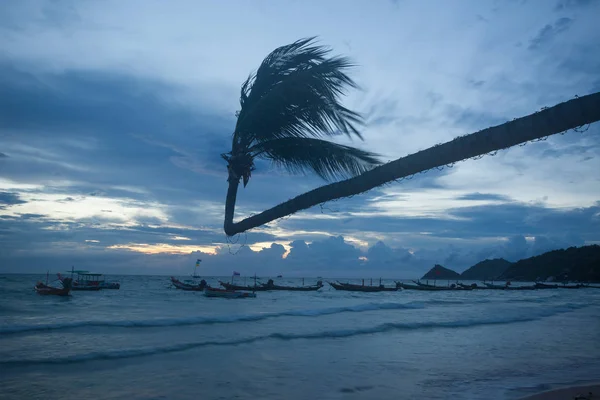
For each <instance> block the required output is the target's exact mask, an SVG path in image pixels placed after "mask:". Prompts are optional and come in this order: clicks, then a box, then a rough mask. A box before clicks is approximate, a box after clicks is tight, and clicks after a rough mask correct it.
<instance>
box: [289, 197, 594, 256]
mask: <svg viewBox="0 0 600 400" xmlns="http://www.w3.org/2000/svg"><path fill="white" fill-rule="evenodd" d="M340 208H341V210H340V212H338V213H335V212H332V213H331V215H332V216H336V217H337V218H336V219H311V218H310V216H309V215H308V216H307V218H306V219H290V220H286V221H283V222H282V226H283V227H285V228H286V229H289V230H292V231H293V230H310V229H312V230H316V231H327V232H332V233H336V234H341V235H345V236H351V235H354V234H357V233H361V232H369V231H376V232H378V233H380V234H385V235H386V236H388V237H394V236H395V235H401V236H400V237H401V238H402V241H403V242H404V243H406V244H407V245H410V246H416V247H424V248H428V249H434V248H437V247H438V246H439V245H440V244H443V243H447V242H448V241H456V240H461V241H469V243H472V242H474V241H477V240H480V239H484V238H498V237H511V236H515V235H527V236H542V235H543V236H557V237H558V236H562V235H564V234H566V233H570V232H576V233H578V235H580V236H581V237H582V238H583V239H584V240H586V241H598V240H600V218H599V217H598V215H600V202H599V203H598V204H596V205H595V206H592V207H586V208H577V209H571V210H563V209H551V208H545V207H543V206H542V205H535V204H522V203H516V202H511V203H504V204H495V205H481V206H473V207H461V208H451V209H448V210H446V211H445V212H444V214H442V215H440V216H439V217H437V218H436V217H433V216H431V217H411V216H401V215H397V216H393V217H390V216H381V215H377V214H376V213H374V212H373V211H372V212H373V214H371V215H368V216H354V215H352V213H350V212H345V211H344V209H343V203H341V202H340ZM362 211H363V212H368V211H369V210H368V209H367V208H365V207H364V206H363V208H362ZM326 212H327V211H326ZM419 232H427V234H425V235H424V234H420V233H419ZM465 244H466V243H465Z"/></svg>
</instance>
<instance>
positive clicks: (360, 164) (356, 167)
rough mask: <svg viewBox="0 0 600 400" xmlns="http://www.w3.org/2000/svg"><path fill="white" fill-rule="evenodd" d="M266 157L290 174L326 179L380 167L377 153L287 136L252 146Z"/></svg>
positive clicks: (261, 156) (256, 152) (255, 152)
mask: <svg viewBox="0 0 600 400" xmlns="http://www.w3.org/2000/svg"><path fill="white" fill-rule="evenodd" d="M250 150H251V152H252V154H253V156H254V157H260V158H265V159H268V160H270V161H272V162H273V163H274V164H276V165H278V166H280V167H283V168H285V169H286V170H288V171H289V172H291V173H307V172H315V173H316V174H317V175H319V176H320V177H321V178H323V179H325V180H333V179H337V178H347V177H351V176H356V175H359V174H361V173H363V172H365V171H368V170H370V169H371V168H373V167H374V166H377V165H379V164H381V161H379V160H378V159H377V156H376V155H375V154H374V153H370V152H368V151H364V150H360V149H356V148H354V147H350V146H344V145H341V144H337V143H332V142H328V141H326V140H321V139H313V138H304V137H300V138H298V137H286V138H280V139H274V140H269V141H265V142H261V143H258V144H256V145H255V146H253V147H252V148H251V149H250Z"/></svg>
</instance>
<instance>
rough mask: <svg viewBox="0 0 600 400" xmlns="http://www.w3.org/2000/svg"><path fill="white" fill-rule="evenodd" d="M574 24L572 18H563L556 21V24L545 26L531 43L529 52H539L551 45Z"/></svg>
mask: <svg viewBox="0 0 600 400" xmlns="http://www.w3.org/2000/svg"><path fill="white" fill-rule="evenodd" d="M572 24H573V20H572V19H571V18H567V17H563V18H560V19H558V20H556V22H554V24H548V25H546V26H544V27H543V28H542V29H541V30H540V31H539V33H538V34H537V35H536V36H535V37H534V38H533V39H531V41H530V42H529V50H537V49H539V48H540V47H542V46H544V45H546V44H547V43H550V42H551V41H552V40H554V38H555V37H556V36H558V35H560V34H561V33H562V32H565V31H566V30H567V29H569V28H570V27H571V25H572Z"/></svg>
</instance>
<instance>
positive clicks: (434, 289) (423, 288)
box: [398, 282, 468, 292]
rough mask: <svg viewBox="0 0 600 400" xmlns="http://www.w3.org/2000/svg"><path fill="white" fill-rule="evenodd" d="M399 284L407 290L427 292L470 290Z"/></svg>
mask: <svg viewBox="0 0 600 400" xmlns="http://www.w3.org/2000/svg"><path fill="white" fill-rule="evenodd" d="M398 285H399V286H400V287H401V288H402V289H405V290H421V291H425V292H441V291H449V290H468V289H462V288H455V287H454V288H451V287H448V286H429V285H409V284H406V283H400V282H399V283H398Z"/></svg>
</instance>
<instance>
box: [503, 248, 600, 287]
mask: <svg viewBox="0 0 600 400" xmlns="http://www.w3.org/2000/svg"><path fill="white" fill-rule="evenodd" d="M500 278H501V279H506V280H515V281H516V280H521V281H538V280H542V281H545V280H556V281H580V282H600V246H599V245H589V246H582V247H569V248H568V249H561V250H552V251H549V252H547V253H544V254H541V255H539V256H534V257H530V258H526V259H523V260H519V261H517V262H516V263H513V264H512V265H511V266H510V267H509V268H508V269H506V271H504V273H503V274H502V275H501V276H500Z"/></svg>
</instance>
